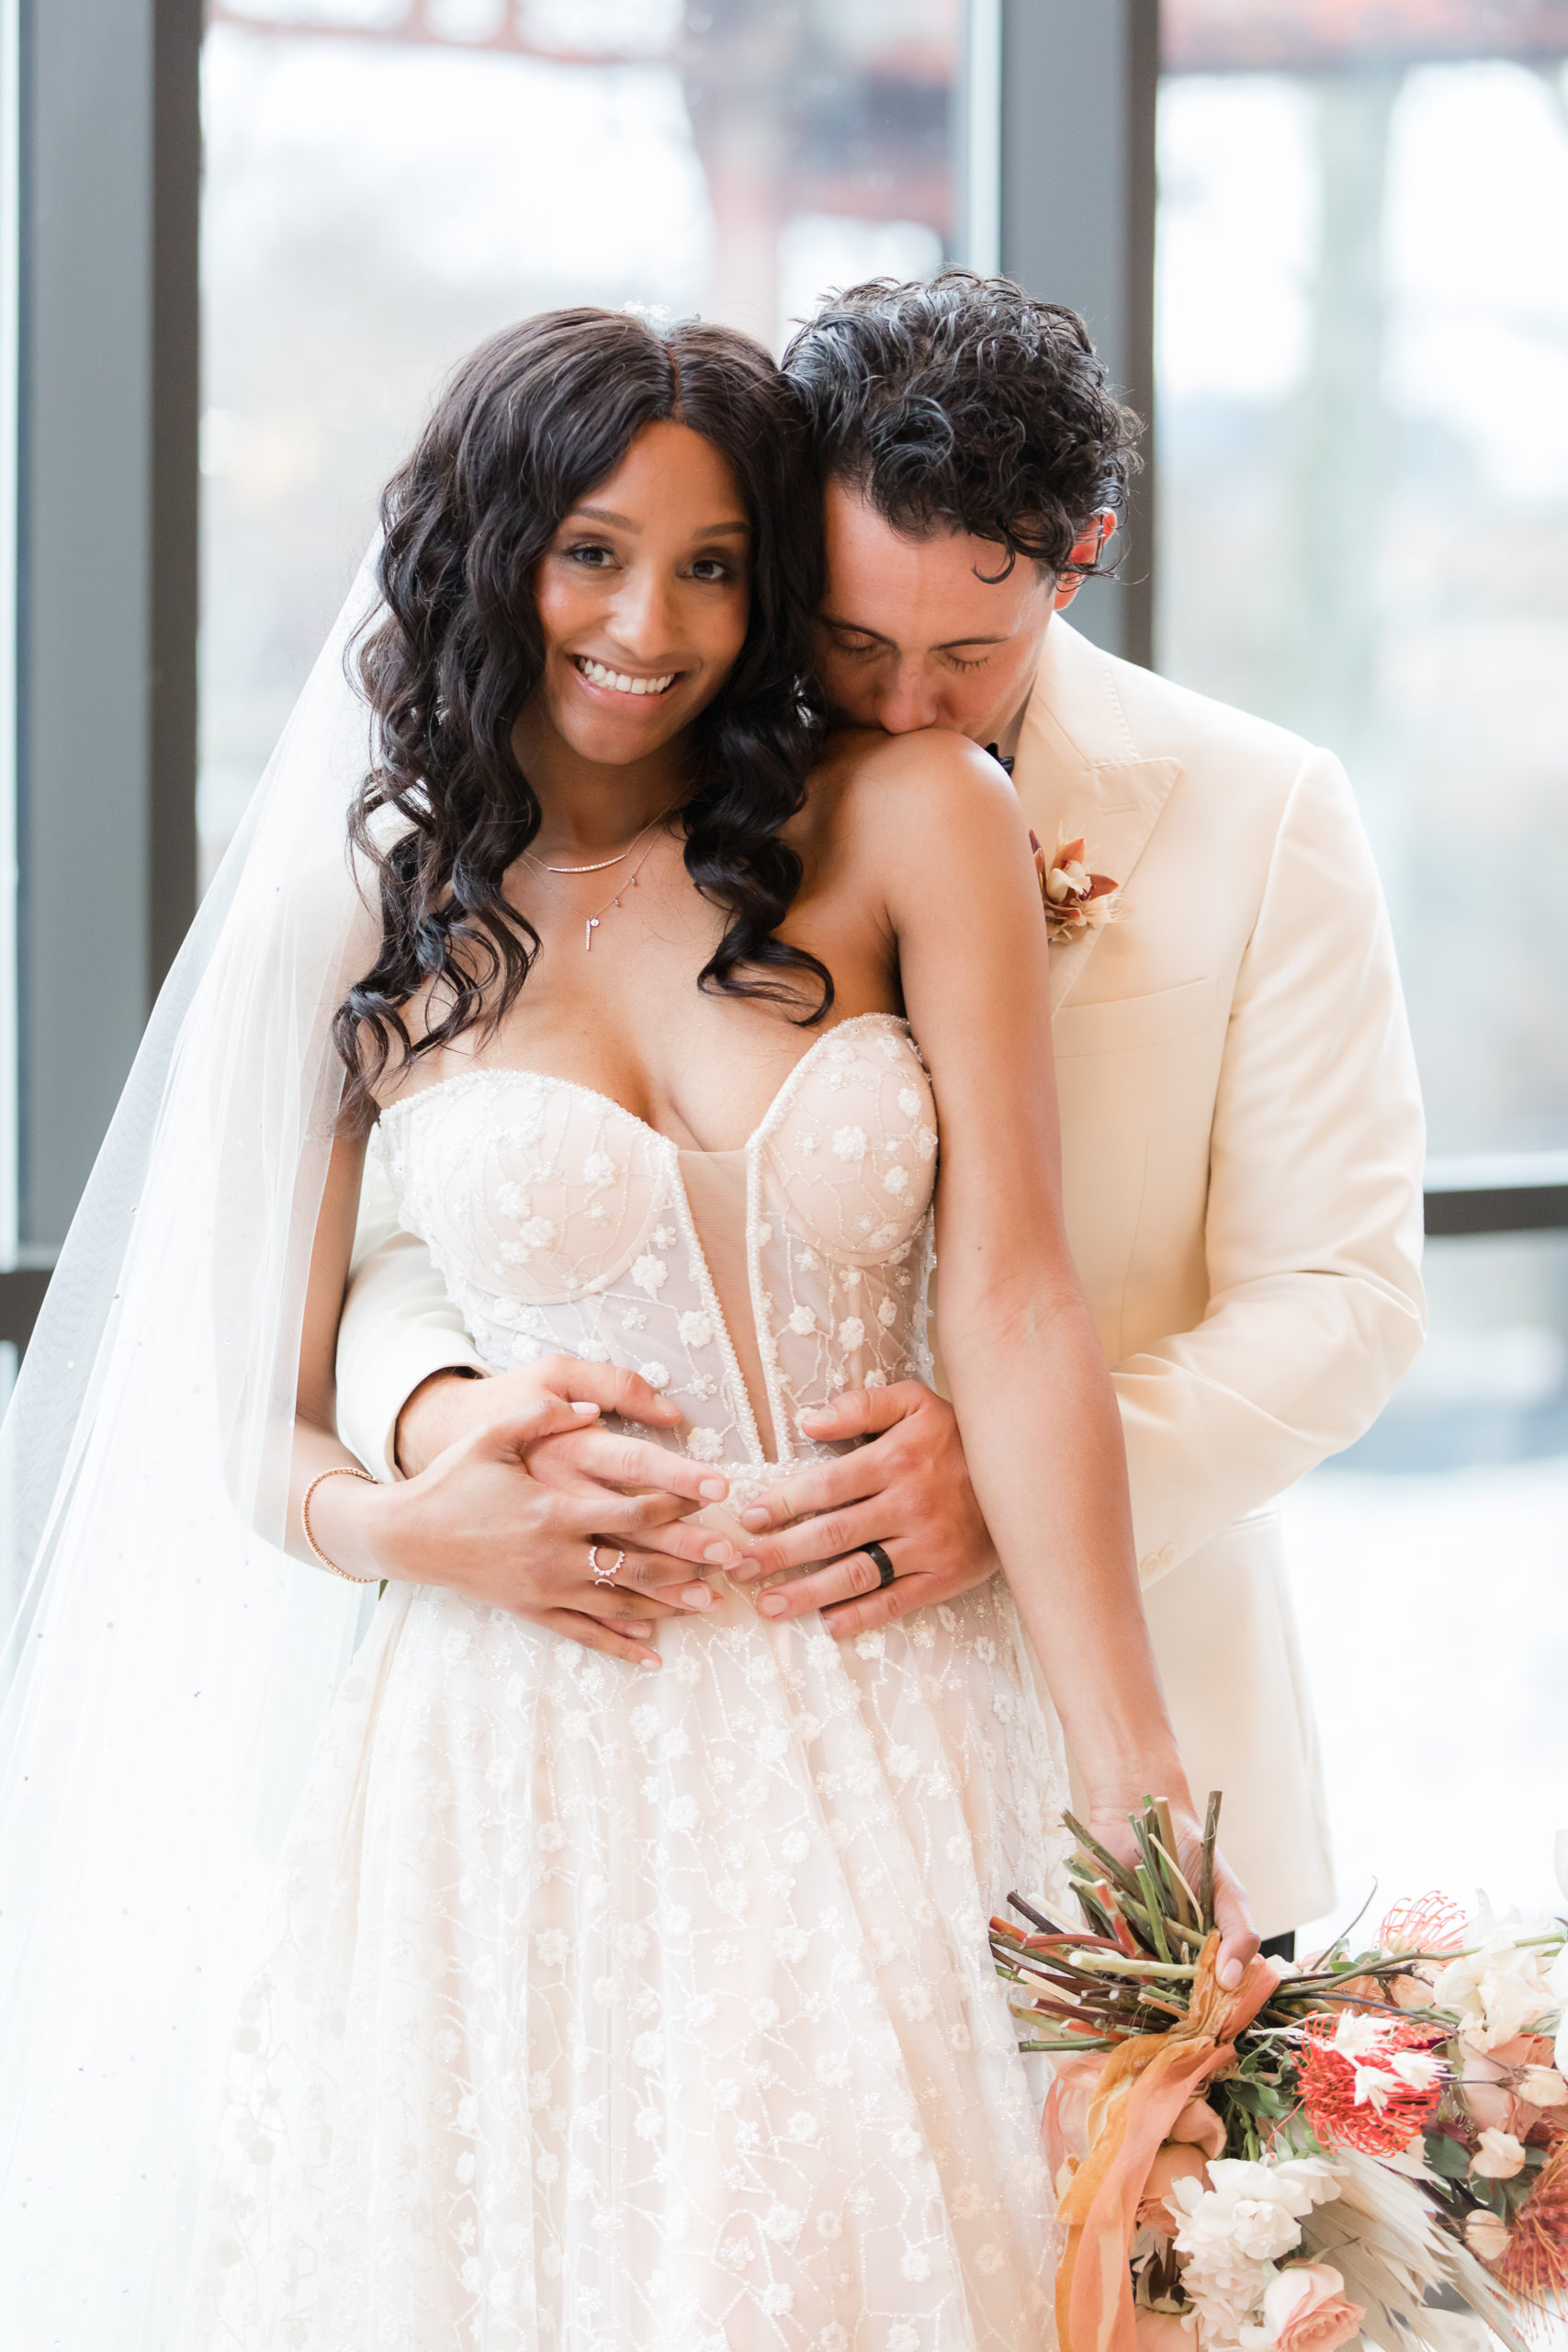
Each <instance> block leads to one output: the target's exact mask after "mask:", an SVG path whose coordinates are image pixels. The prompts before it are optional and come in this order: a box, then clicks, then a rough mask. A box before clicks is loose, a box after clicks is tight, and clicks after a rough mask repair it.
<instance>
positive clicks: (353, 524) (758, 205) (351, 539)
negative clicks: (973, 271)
mask: <svg viewBox="0 0 1568 2352" xmlns="http://www.w3.org/2000/svg"><path fill="white" fill-rule="evenodd" d="M962 17H963V10H962V6H961V0H806V5H803V6H802V5H791V6H759V5H756V0H709V5H706V6H703V7H701V8H697V7H682V6H680V5H679V0H521V5H519V4H518V0H423V5H421V0H221V5H219V6H213V7H211V8H209V29H208V34H207V39H206V43H205V47H204V56H203V130H204V137H205V146H206V187H205V196H204V208H203V276H204V287H205V353H204V362H205V366H204V400H205V414H204V418H203V425H202V459H201V462H202V470H203V476H204V492H203V608H202V667H201V680H202V734H201V784H200V800H199V807H200V821H201V843H202V854H203V862H204V867H205V869H206V870H207V871H208V872H210V870H211V867H212V865H213V863H214V861H215V859H216V857H217V856H218V855H219V854H220V853H221V850H222V848H223V846H224V844H225V843H226V842H227V840H228V838H229V836H230V834H231V832H232V831H233V827H234V824H235V821H236V820H237V818H238V815H239V813H240V811H241V809H243V806H244V803H245V800H246V798H247V797H248V795H249V793H250V791H251V789H252V787H253V786H254V783H255V780H256V777H257V776H258V775H259V774H260V771H261V767H262V764H263V763H264V761H265V758H266V755H267V752H269V750H270V749H271V746H272V743H273V741H274V740H275V738H276V734H277V732H278V729H279V728H280V726H281V724H282V722H283V719H284V718H285V717H286V716H287V713H288V707H289V704H290V702H291V700H292V698H293V696H294V694H295V692H296V691H297V689H298V687H299V683H300V681H301V679H302V677H303V675H304V673H305V670H306V668H307V667H308V665H309V663H310V659H311V657H312V655H313V653H314V651H315V650H316V647H317V646H318V644H319V643H320V641H321V635H322V633H323V630H324V628H325V626H326V624H327V622H328V620H329V619H330V618H331V616H332V614H333V611H335V609H336V607H337V605H338V603H339V602H340V600H341V598H342V596H343V594H344V588H345V585H346V583H347V582H348V580H349V578H350V576H351V574H352V571H353V568H354V566H355V562H356V561H357V560H358V558H359V556H360V554H361V553H362V552H363V550H364V548H365V544H366V541H367V537H368V535H369V532H370V530H371V527H372V526H373V523H374V520H375V499H376V493H377V491H378V487H379V485H380V484H381V483H382V482H383V481H385V479H386V477H387V476H388V474H389V472H390V471H391V469H392V467H393V466H394V465H395V464H396V462H397V460H398V458H399V457H400V455H401V453H402V452H403V451H404V450H405V449H406V448H407V447H408V446H409V444H410V441H411V439H412V435H413V434H414V433H415V432H416V430H417V428H418V426H419V424H420V421H421V419H422V417H423V414H424V413H425V410H426V407H427V405H428V403H429V401H430V398H431V394H432V392H433V390H434V387H435V385H436V384H437V383H438V381H439V380H440V378H441V376H442V375H443V373H444V371H445V370H446V368H447V367H448V366H449V365H450V364H451V363H452V362H453V361H454V360H455V359H457V357H458V356H459V355H460V354H461V353H463V352H464V351H466V350H467V349H468V348H469V347H470V346H471V345H473V344H475V343H477V342H478V341H479V338H480V337H481V336H482V335H484V334H488V333H490V332H491V330H492V329H494V328H496V327H499V326H501V325H502V324H504V323H505V322H507V321H508V320H511V319H515V318H519V317H521V316H523V315H524V314H525V313H526V312H527V311H535V310H539V309H541V308H543V307H545V306H546V305H547V304H549V303H553V302H574V301H592V302H602V303H608V304H615V305H619V304H621V303H625V302H642V303H649V304H660V305H664V306H666V307H668V308H670V309H671V310H673V311H703V312H705V314H706V315H708V316H709V317H716V318H720V319H723V320H726V321H728V322H729V323H731V324H733V325H737V326H741V327H744V328H746V329H747V330H748V331H749V332H750V333H751V334H756V335H758V336H760V337H761V339H762V340H763V341H764V342H766V343H768V344H770V345H773V347H774V348H775V349H777V348H778V347H779V346H780V345H782V343H783V341H784V336H785V334H786V333H787V330H788V324H789V322H790V320H791V319H792V318H794V317H796V316H798V315H799V314H800V313H801V312H803V311H807V310H809V309H810V308H811V307H812V306H813V305H814V304H815V302H816V300H817V298H818V295H819V294H820V293H821V292H822V291H823V290H824V289H825V288H828V287H829V286H833V285H844V284H851V283H853V281H854V280H855V279H856V278H860V277H872V276H874V275H877V274H880V273H882V272H892V273H894V274H895V275H897V276H900V277H919V276H923V275H925V274H927V273H929V272H930V271H931V270H932V269H934V268H936V267H937V266H940V264H941V262H942V260H943V259H944V258H946V257H951V255H952V253H953V248H954V237H955V233H956V232H955V222H956V216H957V209H958V208H957V196H956V188H955V183H956V177H957V175H956V172H955V168H954V161H953V159H954V155H955V153H956V152H957V145H958V141H957V140H956V137H955V123H954V115H955V108H956V105H957V98H958V92H959V88H960V84H961V74H960V71H959V66H960V33H961V28H962Z"/></svg>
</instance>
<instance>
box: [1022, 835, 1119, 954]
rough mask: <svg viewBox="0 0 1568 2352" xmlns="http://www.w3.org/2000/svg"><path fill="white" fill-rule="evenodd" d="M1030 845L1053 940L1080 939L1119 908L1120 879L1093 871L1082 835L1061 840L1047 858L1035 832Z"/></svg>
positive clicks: (1046, 922) (1047, 923) (1098, 926)
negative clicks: (1072, 839) (1117, 880)
mask: <svg viewBox="0 0 1568 2352" xmlns="http://www.w3.org/2000/svg"><path fill="white" fill-rule="evenodd" d="M1029 845H1030V847H1031V849H1032V851H1033V852H1034V871H1035V872H1036V874H1038V875H1039V876H1040V903H1041V905H1042V906H1043V908H1044V910H1045V935H1046V937H1047V938H1048V939H1050V940H1051V941H1053V942H1055V941H1057V940H1066V939H1077V938H1078V937H1079V936H1080V935H1081V934H1082V933H1084V932H1086V931H1098V930H1099V929H1100V925H1101V923H1105V922H1110V921H1111V917H1112V915H1113V914H1114V913H1115V911H1116V907H1115V899H1116V894H1117V892H1118V891H1119V890H1120V889H1121V888H1122V885H1121V884H1120V882H1113V881H1112V880H1111V876H1110V875H1109V874H1091V873H1090V872H1089V868H1088V866H1087V865H1085V864H1084V862H1083V856H1084V845H1083V839H1082V836H1081V835H1080V836H1079V838H1078V839H1077V841H1075V842H1068V841H1063V840H1061V839H1058V841H1057V842H1056V851H1055V856H1054V857H1049V858H1048V857H1047V856H1046V854H1045V853H1044V851H1043V849H1042V848H1041V846H1040V843H1039V841H1038V840H1037V838H1036V837H1035V835H1034V834H1033V833H1031V834H1030V836H1029Z"/></svg>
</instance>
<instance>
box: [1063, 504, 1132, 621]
mask: <svg viewBox="0 0 1568 2352" xmlns="http://www.w3.org/2000/svg"><path fill="white" fill-rule="evenodd" d="M1114 537H1116V517H1115V515H1113V514H1112V513H1111V509H1110V507H1109V506H1105V507H1102V508H1101V509H1100V513H1099V514H1098V515H1096V516H1095V518H1094V520H1093V522H1092V523H1091V524H1090V525H1089V528H1088V530H1087V531H1080V532H1079V533H1078V536H1077V538H1076V539H1075V540H1074V541H1073V544H1072V547H1071V548H1070V549H1069V550H1068V554H1067V560H1066V563H1065V564H1064V565H1063V567H1062V569H1061V571H1059V572H1058V573H1057V575H1056V594H1055V599H1054V601H1053V607H1052V608H1053V610H1054V611H1055V612H1058V613H1064V612H1066V608H1067V606H1068V605H1070V604H1071V603H1072V601H1073V598H1074V597H1075V596H1076V595H1077V593H1078V590H1079V589H1080V588H1081V587H1082V586H1083V582H1084V574H1085V572H1086V571H1092V570H1093V569H1094V566H1095V565H1096V564H1097V563H1098V562H1099V561H1100V557H1101V556H1102V555H1103V554H1104V552H1105V550H1106V548H1108V547H1109V546H1110V545H1111V540H1112V539H1113V538H1114Z"/></svg>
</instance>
